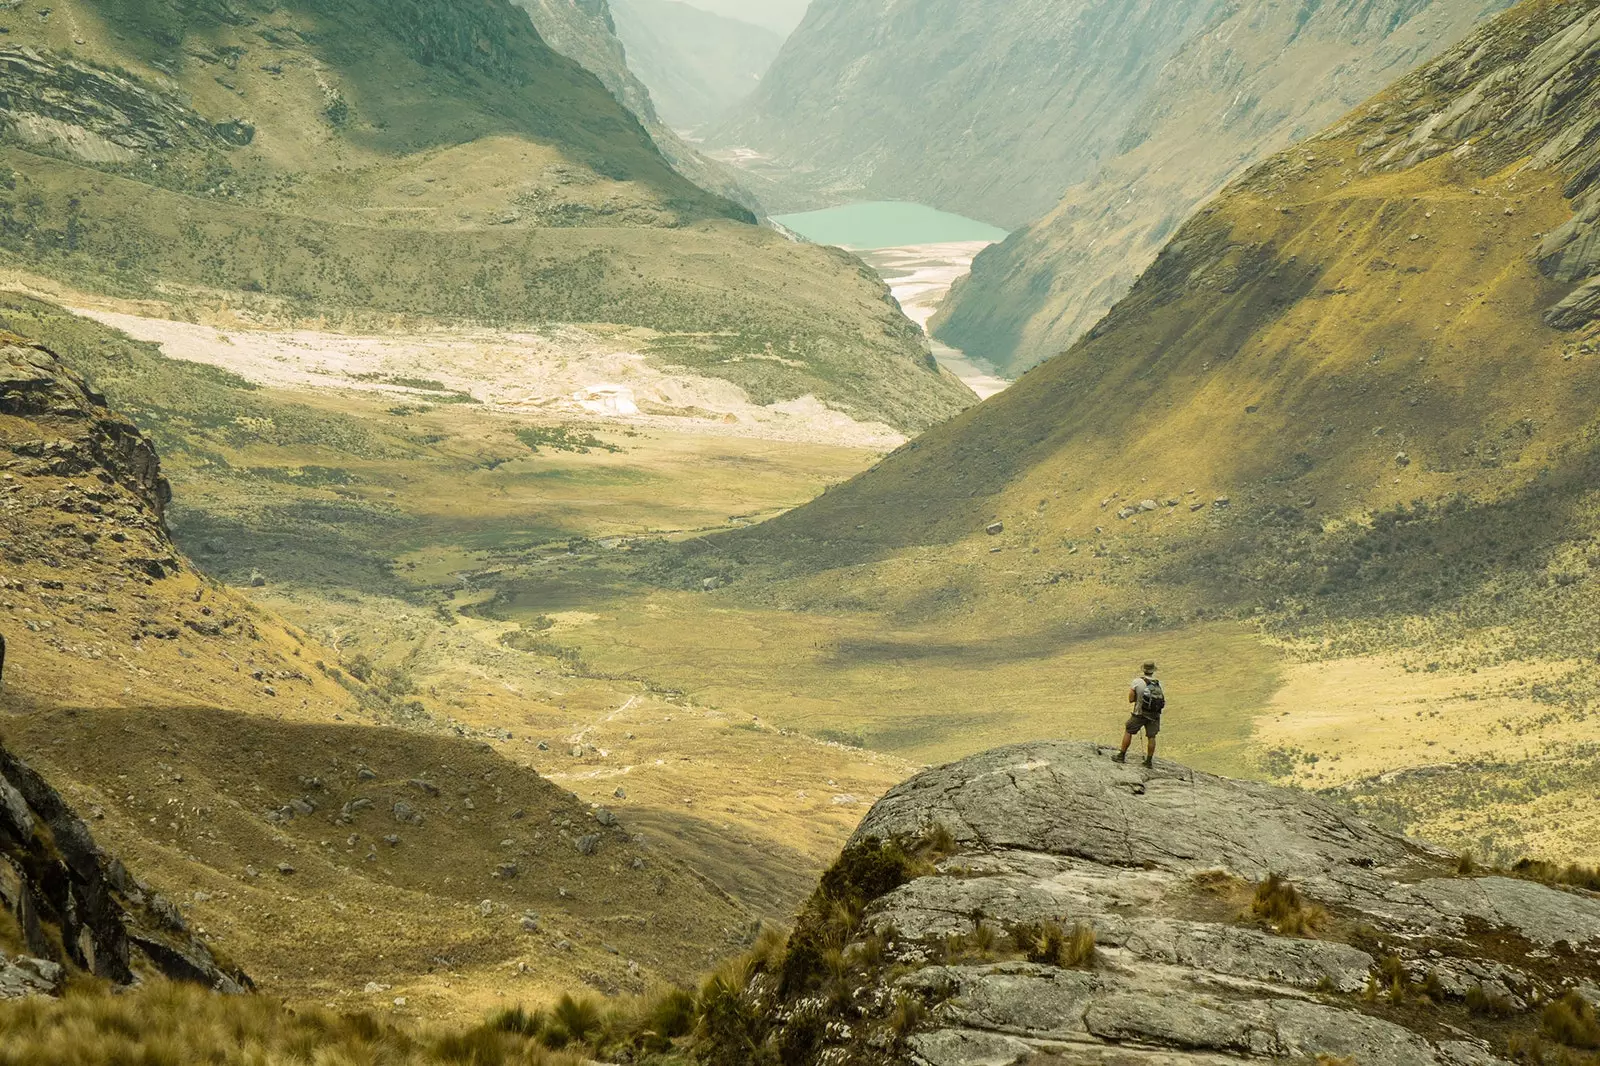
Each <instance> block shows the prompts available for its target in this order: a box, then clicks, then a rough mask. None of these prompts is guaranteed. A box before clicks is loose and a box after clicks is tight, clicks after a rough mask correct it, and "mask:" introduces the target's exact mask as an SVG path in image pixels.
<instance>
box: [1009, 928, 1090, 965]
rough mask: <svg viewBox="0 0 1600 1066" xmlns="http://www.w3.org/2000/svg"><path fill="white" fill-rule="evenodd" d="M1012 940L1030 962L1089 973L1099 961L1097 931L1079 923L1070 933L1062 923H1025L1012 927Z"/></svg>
mask: <svg viewBox="0 0 1600 1066" xmlns="http://www.w3.org/2000/svg"><path fill="white" fill-rule="evenodd" d="M1011 939H1012V941H1013V942H1015V943H1016V945H1017V950H1018V951H1020V952H1022V954H1023V957H1024V958H1026V959H1027V960H1028V961H1029V962H1039V963H1045V964H1047V965H1050V966H1060V967H1061V968H1063V969H1068V970H1087V969H1091V968H1093V967H1094V965H1095V963H1096V962H1097V961H1098V953H1097V952H1096V950H1095V935H1094V929H1093V927H1091V926H1088V925H1084V924H1083V923H1082V922H1079V923H1077V924H1075V925H1073V927H1072V928H1071V929H1070V930H1068V929H1067V928H1066V927H1065V926H1063V925H1062V924H1061V923H1060V922H1037V923H1032V922H1028V923H1023V924H1020V925H1014V926H1012V927H1011Z"/></svg>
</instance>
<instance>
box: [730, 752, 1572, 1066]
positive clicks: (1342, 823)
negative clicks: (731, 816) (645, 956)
mask: <svg viewBox="0 0 1600 1066" xmlns="http://www.w3.org/2000/svg"><path fill="white" fill-rule="evenodd" d="M1110 755H1111V749H1108V748H1104V747H1099V746H1096V745H1093V744H1084V743H1066V742H1038V743H1030V744H1019V745H1015V746H1011V747H1006V748H1000V749H997V750H994V751H990V752H987V753H985V754H982V755H977V756H974V757H972V758H969V759H966V760H963V761H961V762H957V763H953V764H950V765H947V766H942V767H939V768H936V769H931V770H928V771H926V772H924V773H922V774H919V775H918V776H916V777H914V778H912V779H911V780H909V781H907V782H905V783H904V784H902V785H900V786H899V787H897V788H895V789H894V790H892V791H891V792H889V794H888V795H886V796H885V797H884V798H883V799H882V800H881V801H880V802H879V803H878V804H877V805H876V806H875V807H874V808H873V809H872V811H871V813H869V814H868V816H867V818H866V819H865V821H864V822H863V823H862V825H861V827H860V829H859V831H858V832H857V834H856V836H855V838H854V839H853V840H852V842H851V844H850V846H849V847H848V848H847V849H846V852H845V855H844V857H843V858H842V859H841V861H840V864H839V866H837V867H835V869H834V870H833V871H831V872H830V873H829V875H827V876H826V877H825V878H824V881H823V887H822V889H820V890H819V893H818V896H817V897H815V898H814V899H813V902H812V904H811V906H810V907H809V908H808V911H807V913H806V915H805V916H804V917H803V918H802V920H801V924H800V926H799V929H798V931H797V933H796V935H795V937H794V938H793V939H792V940H791V943H790V948H789V954H788V956H787V958H786V960H785V962H784V964H783V966H782V968H781V969H782V974H781V977H775V978H772V979H770V983H767V982H768V981H769V979H767V978H762V977H759V976H758V977H756V978H755V979H754V980H753V981H752V982H751V984H750V992H749V994H750V995H752V996H753V997H754V999H755V1001H756V1002H757V1004H758V1005H759V1006H761V1007H763V1008H764V1009H765V1010H766V1012H767V1014H766V1017H768V1018H769V1019H772V1021H773V1026H772V1029H771V1031H770V1032H768V1033H766V1034H764V1038H765V1039H766V1040H767V1041H769V1042H770V1044H771V1045H773V1046H774V1047H775V1049H777V1050H779V1051H781V1053H783V1054H784V1055H785V1056H787V1057H785V1058H784V1059H783V1061H785V1062H793V1061H804V1062H818V1063H820V1062H828V1063H831V1064H835V1066H837V1064H841V1063H855V1062H861V1063H866V1062H874V1063H890V1062H892V1063H905V1064H916V1066H980V1064H982V1066H1009V1064H1013V1063H1018V1064H1020V1063H1037V1064H1044V1063H1107V1064H1109V1063H1119V1064H1120V1063H1129V1064H1132V1063H1141V1064H1157V1063H1160V1064H1165V1066H1174V1064H1179V1063H1184V1064H1187V1063H1207V1064H1212V1063H1216V1064H1221V1063H1225V1062H1235V1061H1239V1060H1241V1059H1243V1060H1247V1061H1248V1060H1264V1061H1284V1062H1304V1063H1309V1062H1319V1063H1321V1062H1327V1061H1335V1062H1341V1063H1342V1062H1357V1063H1360V1064H1361V1066H1429V1064H1437V1066H1467V1064H1474V1066H1487V1064H1491V1063H1499V1062H1502V1061H1505V1056H1507V1055H1508V1049H1509V1048H1510V1047H1511V1046H1512V1042H1513V1041H1515V1040H1521V1041H1523V1044H1522V1046H1524V1047H1526V1046H1528V1044H1527V1041H1531V1040H1533V1039H1535V1036H1534V1035H1532V1034H1535V1033H1537V1032H1538V1031H1539V1029H1540V1026H1541V1018H1543V1017H1545V1015H1544V1014H1543V1013H1542V1011H1547V1010H1548V1009H1549V1008H1548V1005H1549V1004H1550V1003H1552V1002H1558V1001H1563V1002H1564V1007H1565V1009H1568V1010H1570V1011H1572V1012H1573V1014H1574V1016H1575V1017H1580V1018H1581V1017H1583V1016H1584V1015H1585V1012H1586V1011H1588V1012H1592V1009H1593V1008H1592V1001H1593V1000H1594V999H1595V998H1597V997H1600V894H1596V893H1593V892H1585V891H1582V890H1579V889H1573V888H1565V887H1560V886H1556V885H1552V884H1546V883H1540V882H1537V881H1534V880H1530V879H1526V878H1525V877H1516V876H1507V875H1504V874H1485V875H1474V874H1469V873H1462V872H1461V869H1462V868H1461V866H1460V864H1458V863H1457V861H1456V860H1454V859H1452V858H1451V857H1450V856H1449V855H1447V854H1445V853H1444V852H1442V851H1440V850H1438V849H1435V848H1432V847H1429V846H1428V845H1425V844H1422V843H1419V842H1417V841H1414V840H1410V839H1407V838H1404V837H1401V836H1397V835H1395V834H1392V833H1389V832H1386V831H1384V830H1381V829H1378V828H1376V827H1374V826H1372V825H1370V824H1368V823H1366V822H1363V821H1361V820H1360V819H1358V818H1355V817H1353V816H1352V815H1351V814H1349V813H1348V812H1346V811H1344V810H1342V809H1340V808H1339V807H1337V806H1334V805H1332V804H1330V803H1328V802H1325V801H1324V800H1322V799H1319V798H1317V797H1314V796H1312V795H1309V794H1306V793H1303V792H1298V791H1294V790H1289V789H1283V788H1277V787H1273V786H1269V785H1263V784H1257V783H1252V782H1245V781H1235V780H1229V779H1226V778H1222V777H1216V776H1212V775H1210V774H1205V773H1200V772H1197V771H1193V770H1189V769H1187V768H1185V767H1182V766H1179V765H1176V764H1171V763H1166V762H1158V763H1157V765H1156V768H1155V769H1153V770H1143V769H1140V768H1137V767H1136V766H1132V765H1127V766H1124V765H1118V764H1116V763H1113V762H1112V761H1111V759H1110ZM919 842H920V843H919ZM919 849H920V850H919ZM919 856H920V857H919ZM930 860H936V861H930ZM1274 908H1276V909H1274ZM852 911H854V913H857V914H859V917H858V918H853V917H851V914H852ZM1050 929H1056V930H1060V931H1065V934H1066V935H1065V940H1067V941H1069V942H1070V941H1071V940H1072V938H1073V934H1074V933H1076V934H1077V938H1078V941H1079V943H1078V950H1077V951H1076V952H1075V953H1070V952H1069V951H1068V949H1067V948H1052V947H1050V946H1048V944H1047V943H1046V942H1044V941H1042V940H1041V937H1042V936H1043V934H1044V931H1046V930H1050ZM829 930H831V935H832V936H833V942H834V943H838V944H839V953H838V955H837V956H832V955H830V954H829V953H828V952H826V951H824V952H822V953H821V955H820V956H819V957H818V958H819V965H817V966H816V967H815V973H816V974H819V975H821V976H813V975H812V974H811V973H808V971H807V968H806V966H805V965H804V964H803V963H800V962H797V961H796V960H797V959H800V958H802V956H803V951H804V945H806V944H807V943H813V944H826V943H828V939H827V938H828V935H829V932H828V931H829ZM1087 930H1092V931H1093V934H1094V938H1095V941H1096V944H1095V946H1094V947H1093V948H1092V950H1090V949H1088V944H1087V943H1086V942H1085V937H1086V931H1087ZM796 945H800V947H799V948H797V947H796ZM830 958H832V959H833V960H834V961H832V962H830V961H828V960H829V959H830ZM1541 1005H1544V1006H1541ZM1588 1016H1589V1017H1591V1018H1592V1013H1590V1014H1589V1015H1588ZM1538 1039H1542V1040H1544V1041H1545V1050H1546V1052H1547V1053H1548V1054H1551V1055H1554V1054H1556V1053H1557V1051H1556V1047H1557V1044H1558V1042H1559V1041H1558V1039H1557V1038H1556V1037H1553V1036H1550V1035H1548V1034H1545V1035H1543V1036H1539V1037H1538ZM1319 1056H1324V1057H1319Z"/></svg>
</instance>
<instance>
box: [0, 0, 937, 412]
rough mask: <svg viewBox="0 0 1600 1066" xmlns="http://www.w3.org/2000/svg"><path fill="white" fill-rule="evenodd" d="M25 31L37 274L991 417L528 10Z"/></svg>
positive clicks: (824, 264) (28, 191) (117, 18)
mask: <svg viewBox="0 0 1600 1066" xmlns="http://www.w3.org/2000/svg"><path fill="white" fill-rule="evenodd" d="M9 40H10V42H11V43H10V44H9V45H8V51H7V52H6V53H5V55H4V57H0V58H3V59H4V64H3V69H0V75H3V77H4V79H5V83H6V84H7V85H9V86H11V87H12V91H11V92H10V94H9V95H7V96H6V97H5V100H4V102H3V104H0V111H3V115H0V119H3V122H0V166H4V168H5V170H4V171H0V177H4V179H5V180H4V181H3V182H0V251H3V253H4V256H5V258H6V260H7V261H8V262H9V264H10V265H13V266H16V267H21V268H24V269H26V270H29V271H32V272H35V273H42V274H45V275H47V276H50V277H54V278H58V279H62V280H65V281H68V282H69V283H71V284H74V285H76V286H78V287H80V288H85V289H90V290H93V291H98V292H104V293H110V294H113V295H117V296H130V297H137V298H141V299H155V300H160V301H163V302H165V303H167V304H169V305H178V309H177V310H175V311H174V312H173V313H176V314H179V315H180V316H187V315H189V314H193V313H194V312H192V311H187V312H186V311H183V310H182V309H181V308H182V305H183V304H185V303H198V304H203V305H209V306H211V307H213V308H215V307H217V306H219V305H221V304H222V303H224V302H227V303H228V304H229V305H230V306H232V307H235V308H239V309H241V310H242V311H243V312H244V313H245V314H247V315H248V316H251V317H254V318H256V319H257V320H261V319H266V320H274V319H275V320H290V321H305V320H308V319H310V320H316V319H318V318H323V317H332V318H334V319H335V320H346V321H359V322H363V323H365V324H367V325H368V326H369V327H370V326H371V325H372V324H374V323H377V324H380V325H391V324H392V323H393V322H394V319H395V316H398V315H418V316H424V317H431V318H442V319H446V320H454V321H462V320H469V321H476V322H484V323H489V324H496V325H503V324H511V323H519V322H521V323H540V322H562V321H567V322H571V321H578V322H590V323H596V322H598V323H612V324H619V325H627V326H642V327H646V328H648V329H650V330H653V331H656V332H657V333H659V334H662V335H663V336H661V337H660V338H658V346H659V348H660V349H661V351H663V352H665V351H669V350H670V352H671V355H670V356H667V355H660V354H658V355H656V356H653V358H657V359H659V360H661V361H662V362H663V363H664V362H666V361H667V360H668V359H669V358H670V359H671V360H674V361H677V362H680V363H681V362H685V361H689V362H693V363H694V364H695V365H697V366H703V367H705V368H707V369H709V371H710V372H711V373H712V374H715V375H717V376H723V377H727V378H729V379H730V380H734V381H735V383H737V384H740V385H741V386H743V387H746V388H747V389H750V390H753V392H754V393H757V394H761V395H764V396H766V397H768V398H767V399H763V400H762V401H761V402H763V403H769V402H779V401H782V400H788V399H794V398H798V397H800V396H804V395H807V394H811V395H815V396H817V397H818V398H819V399H822V400H823V401H824V402H827V403H832V404H836V405H838V406H840V407H841V408H842V409H847V410H849V411H851V412H852V413H855V414H858V415H861V416H863V417H864V418H865V419H867V420H878V421H884V422H891V423H895V424H897V425H900V426H902V427H903V428H907V429H910V428H918V427H920V426H923V425H927V424H929V423H931V422H932V421H937V420H938V419H940V418H943V417H946V416H947V415H948V414H949V413H951V412H953V411H954V410H956V409H958V408H959V407H960V406H961V405H962V404H963V403H964V402H967V397H966V396H965V395H964V392H965V390H964V389H963V388H962V387H961V386H960V385H959V384H958V383H955V382H953V381H950V380H947V379H946V378H944V377H942V376H941V375H940V374H939V373H938V372H937V370H936V369H935V368H933V367H932V366H931V362H930V360H929V359H928V358H927V356H926V352H925V348H924V346H923V345H922V343H921V338H920V337H919V336H918V334H917V331H916V330H915V329H914V328H912V327H911V325H910V324H909V323H908V322H906V321H905V319H904V317H903V316H901V315H900V314H899V313H898V311H897V309H896V308H895V307H894V305H893V303H892V301H891V300H890V299H889V298H888V293H887V290H886V289H885V288H884V286H883V285H882V284H881V283H879V282H878V281H877V280H876V279H874V278H872V277H871V276H870V275H869V274H867V273H866V272H865V271H863V270H862V269H861V268H860V267H859V265H858V264H855V263H854V262H853V261H849V260H846V259H843V258H841V257H839V256H837V255H835V254H832V253H830V252H827V251H825V250H822V249H814V248H806V247H803V246H798V245H793V244H790V243H788V242H786V241H783V240H782V239H781V238H779V237H778V236H777V235H775V234H773V233H770V232H768V231H764V230H762V229H760V228H758V227H756V226H754V225H753V224H750V222H751V221H752V216H751V215H750V214H749V212H747V211H746V210H745V209H743V208H741V207H739V206H737V205H735V204H733V203H731V202H729V201H727V200H726V199H723V198H720V197H717V196H714V195H712V194H710V193H707V192H705V191H704V190H702V189H700V188H698V187H697V186H695V185H693V184H691V183H690V182H689V181H687V180H686V179H684V178H683V177H682V176H681V175H679V174H677V173H676V172H675V171H674V170H673V169H672V168H671V167H670V166H669V165H668V164H667V161H666V160H665V159H664V158H663V157H662V156H661V154H660V153H659V152H658V151H657V150H656V146H655V145H654V143H653V142H652V141H651V139H650V137H649V135H648V134H647V132H646V131H645V130H644V129H643V128H642V127H641V126H640V124H639V123H638V121H637V120H635V119H634V117H633V116H632V115H631V114H630V113H629V112H628V111H627V110H625V109H624V108H623V107H622V106H621V105H619V104H618V103H617V102H616V101H615V100H614V99H613V98H612V97H611V95H610V94H609V93H608V92H607V91H606V89H605V88H604V87H603V86H602V85H601V84H600V83H599V82H598V81H597V80H596V79H595V78H594V76H593V75H591V74H589V73H588V72H586V71H585V70H583V69H582V68H581V67H579V66H578V65H577V64H576V63H574V62H573V61H571V60H569V59H566V58H564V57H562V56H560V55H559V54H557V53H555V52H553V51H551V49H550V48H548V47H547V46H546V45H545V44H544V42H543V41H542V40H541V39H540V37H539V35H538V34H537V33H536V32H535V30H534V27H533V25H532V23H531V22H530V21H529V19H528V18H527V16H526V14H525V12H524V11H522V10H521V9H519V8H516V7H513V6H512V5H511V4H509V3H508V2H506V0H493V2H488V3H484V4H474V5H469V6H461V5H456V4H452V3H447V2H445V0H406V2H405V3H403V4H401V5H399V6H392V5H379V4H374V3H370V2H365V0H364V2H361V3H348V4H347V3H338V4H335V3H329V2H325V0H297V2H296V3H293V4H265V3H263V4H260V5H255V4H240V5H236V6H233V7H227V8H219V7H216V6H214V5H209V4H201V3H198V2H193V0H170V2H165V3H162V4H157V5H144V4H132V3H123V2H121V0H74V2H73V3H70V4H66V5H61V6H58V7H57V8H55V9H54V10H53V13H52V15H51V16H50V18H49V19H48V20H40V19H29V20H26V21H22V22H19V23H18V24H17V25H16V26H15V27H14V28H13V32H12V33H11V35H10V38H9ZM79 41H82V42H83V43H82V44H78V43H76V42H79ZM242 115H247V116H248V117H247V118H241V117H240V116H242ZM769 347H770V348H771V349H774V350H777V349H782V350H785V351H787V352H789V353H791V354H789V355H786V356H784V357H783V358H782V359H781V360H766V359H764V358H763V357H764V356H766V354H767V353H768V351H769ZM880 380H881V381H885V382H894V383H895V385H894V387H893V388H885V387H880V386H878V385H877V384H876V382H877V381H880Z"/></svg>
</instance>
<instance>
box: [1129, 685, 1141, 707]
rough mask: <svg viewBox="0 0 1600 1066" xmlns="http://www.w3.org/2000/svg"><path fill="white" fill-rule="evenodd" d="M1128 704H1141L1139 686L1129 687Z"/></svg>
mask: <svg viewBox="0 0 1600 1066" xmlns="http://www.w3.org/2000/svg"><path fill="white" fill-rule="evenodd" d="M1128 702H1129V703H1138V702H1139V689H1138V686H1136V685H1129V686H1128Z"/></svg>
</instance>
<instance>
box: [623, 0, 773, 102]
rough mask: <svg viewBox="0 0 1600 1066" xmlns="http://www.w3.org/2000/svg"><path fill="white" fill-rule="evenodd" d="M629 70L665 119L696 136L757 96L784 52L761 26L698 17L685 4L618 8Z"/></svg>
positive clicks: (626, 3)
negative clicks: (696, 131) (764, 78)
mask: <svg viewBox="0 0 1600 1066" xmlns="http://www.w3.org/2000/svg"><path fill="white" fill-rule="evenodd" d="M613 6H614V8H615V11H616V21H617V33H618V35H619V36H620V37H621V38H622V41H623V43H624V44H626V45H627V46H628V62H629V64H630V65H631V66H632V67H633V69H634V70H635V71H637V72H638V74H639V77H640V78H641V79H642V80H643V81H644V82H645V84H647V85H649V86H650V92H651V94H652V96H654V98H655V101H656V104H657V105H658V106H659V107H660V109H661V114H662V116H663V117H664V118H665V119H666V120H667V121H668V122H670V123H672V124H673V125H674V126H677V127H678V128H680V129H695V128H698V127H701V126H704V125H705V124H706V123H708V122H711V121H712V120H714V119H718V118H721V117H722V115H723V113H724V112H726V111H727V110H728V109H729V108H731V107H733V105H734V104H736V103H738V102H739V101H741V100H743V99H744V98H745V97H746V96H749V95H750V94H751V93H752V92H754V91H755V89H756V86H757V85H758V84H759V83H760V81H761V76H762V75H763V74H765V73H766V72H767V68H768V67H770V66H771V65H772V61H773V59H774V58H776V57H777V55H778V50H779V49H780V48H782V47H783V37H782V36H780V35H779V34H777V33H774V32H773V31H771V30H769V29H766V28H765V27H762V26H757V25H753V24H751V23H749V22H741V21H739V20H738V19H733V18H726V17H724V16H722V15H714V14H711V13H710V12H708V11H702V10H700V9H699V8H698V7H695V6H693V5H692V4H688V3H685V2H684V0H616V2H615V3H614V5H613Z"/></svg>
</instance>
